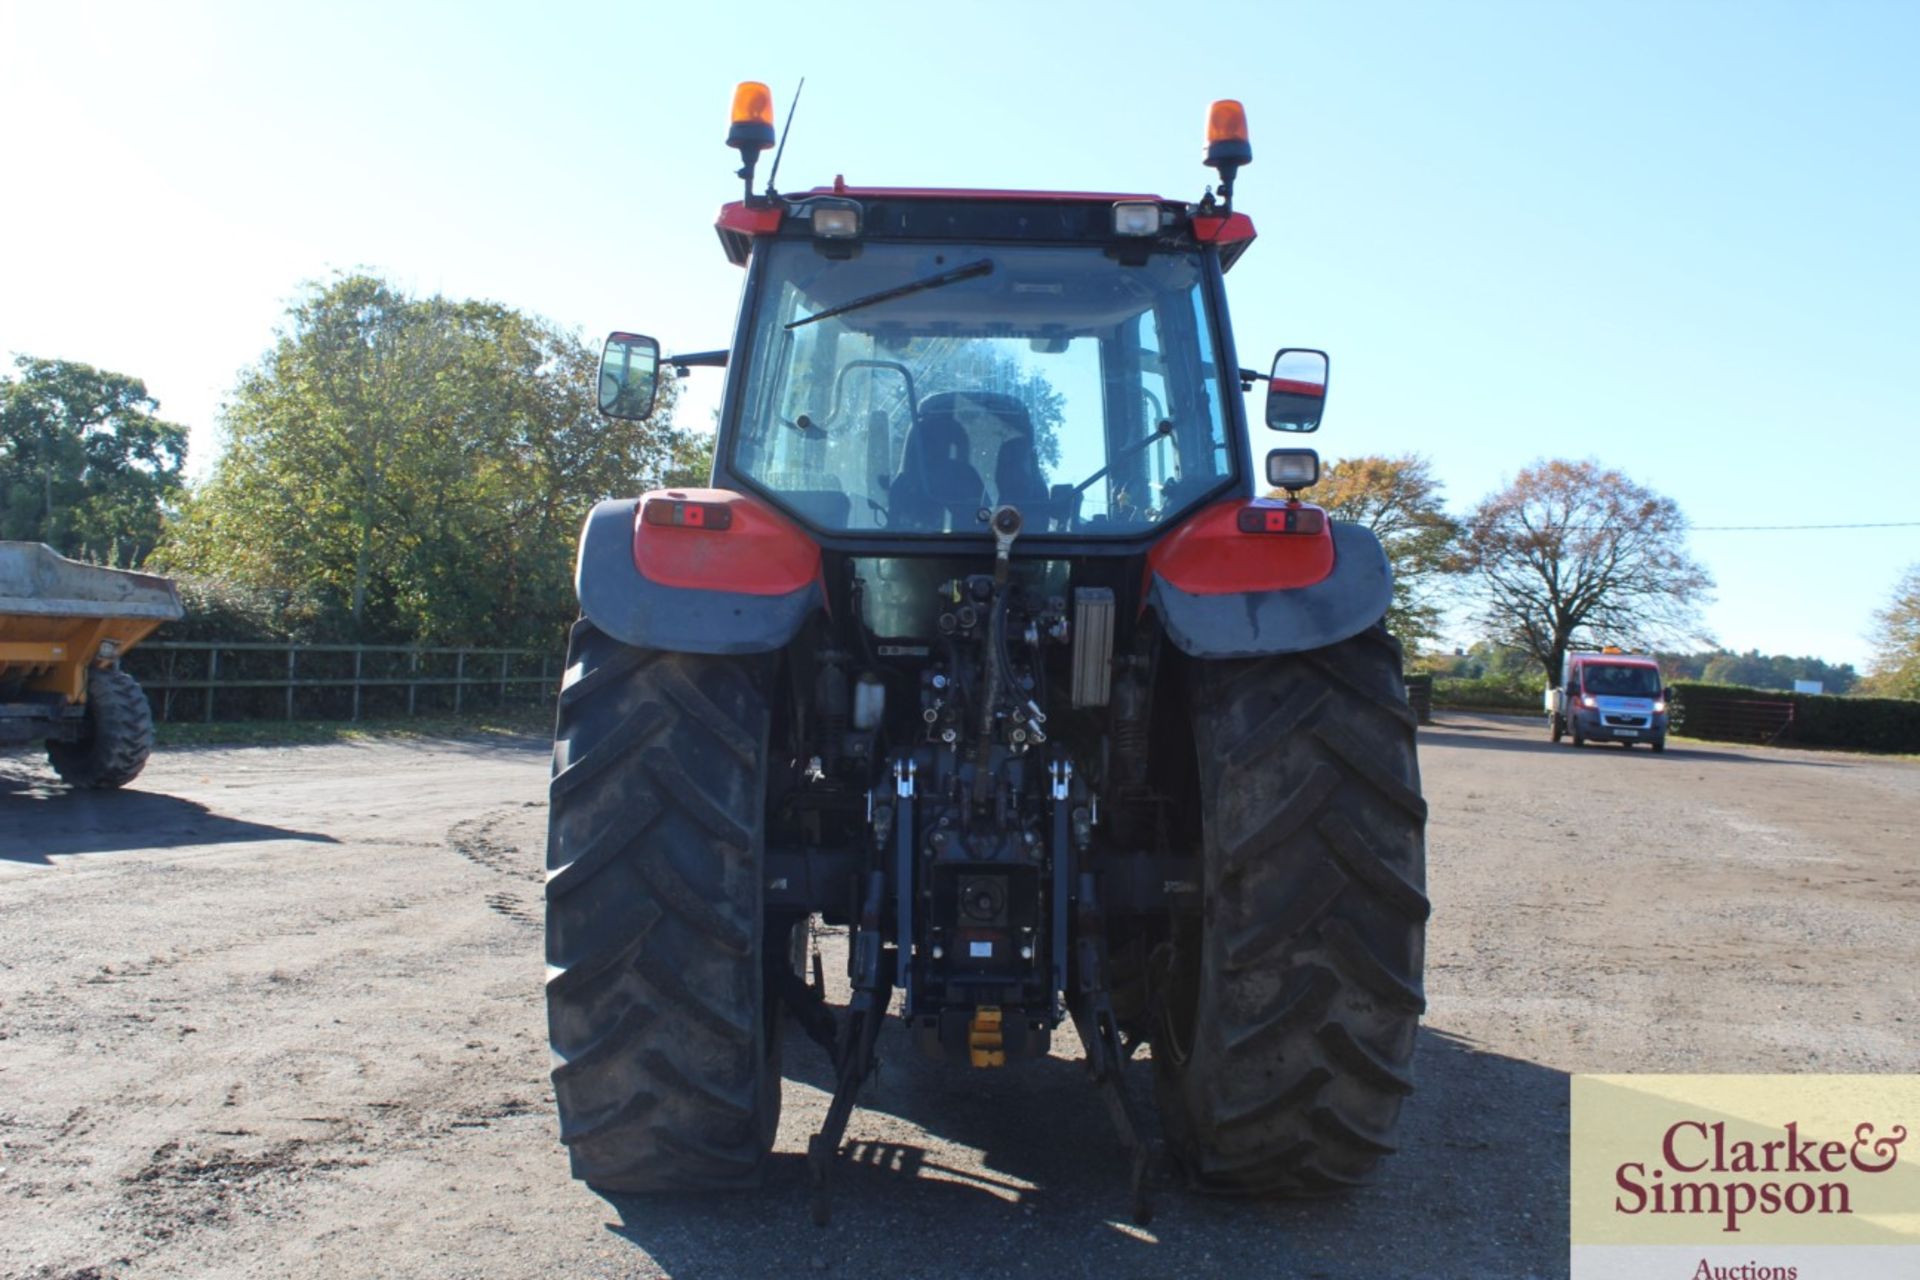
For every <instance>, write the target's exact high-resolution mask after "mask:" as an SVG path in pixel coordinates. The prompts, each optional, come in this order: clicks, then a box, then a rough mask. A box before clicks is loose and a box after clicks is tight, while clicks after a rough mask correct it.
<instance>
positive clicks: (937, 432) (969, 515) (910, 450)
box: [887, 396, 987, 533]
mask: <svg viewBox="0 0 1920 1280" xmlns="http://www.w3.org/2000/svg"><path fill="white" fill-rule="evenodd" d="M942 398H943V397H941V396H928V397H927V399H926V401H925V403H924V405H923V407H922V409H921V412H920V414H919V416H918V417H917V419H916V420H915V422H914V424H913V426H912V427H910V428H909V429H908V431H907V439H906V443H905V444H904V446H903V447H902V448H901V451H900V474H899V475H897V476H895V477H894V480H893V483H892V484H891V485H890V486H888V489H887V493H888V499H889V500H888V503H887V525H888V527H889V528H892V529H908V530H930V531H934V532H945V531H947V530H949V529H951V530H953V531H955V532H962V533H972V532H975V531H977V530H978V528H979V523H980V522H979V514H980V506H981V503H982V502H983V501H984V499H985V497H986V491H987V487H986V485H985V484H984V483H982V482H981V479H980V473H979V472H978V471H976V470H974V468H973V462H972V460H971V459H972V454H973V450H972V446H971V444H970V443H969V441H968V439H967V432H966V430H965V429H964V428H963V427H962V426H961V425H960V421H959V419H958V418H957V417H956V416H955V415H954V414H953V413H951V412H947V411H938V410H936V411H934V412H929V411H928V410H927V408H926V407H925V406H927V405H932V404H933V402H934V401H936V400H940V399H942Z"/></svg>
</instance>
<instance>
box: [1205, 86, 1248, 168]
mask: <svg viewBox="0 0 1920 1280" xmlns="http://www.w3.org/2000/svg"><path fill="white" fill-rule="evenodd" d="M1207 163H1208V164H1209V165H1210V166H1212V167H1213V168H1215V169H1220V170H1222V171H1224V170H1225V169H1226V168H1227V167H1228V166H1232V167H1234V168H1238V167H1239V166H1241V165H1243V164H1252V163H1253V146H1252V144H1251V143H1249V142H1248V141H1247V109H1246V108H1245V107H1243V106H1241V105H1240V103H1239V102H1238V101H1237V100H1236V99H1233V98H1222V99H1220V101H1218V102H1216V103H1214V104H1213V106H1212V107H1210V108H1209V109H1208V111H1207ZM1223 176H1224V172H1223ZM1227 180H1228V181H1229V182H1231V181H1232V179H1231V178H1228V179H1227Z"/></svg>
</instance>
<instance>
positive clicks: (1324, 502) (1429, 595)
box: [1303, 454, 1459, 652]
mask: <svg viewBox="0 0 1920 1280" xmlns="http://www.w3.org/2000/svg"><path fill="white" fill-rule="evenodd" d="M1303 496H1304V497H1305V498H1306V499H1307V500H1308V501H1310V502H1314V503H1317V504H1318V505H1320V506H1322V507H1325V508H1326V510H1327V514H1328V515H1330V516H1332V517H1333V518H1334V519H1335V520H1345V521H1349V522H1351V523H1353V524H1360V525H1365V526H1366V527H1367V528H1369V529H1371V530H1373V532H1374V534H1375V535H1376V536H1377V537H1378V538H1379V539H1380V545H1381V546H1383V547H1384V548H1386V552H1387V559H1388V561H1389V562H1390V563H1391V564H1392V565H1393V603H1392V605H1390V606H1389V607H1388V609H1387V630H1389V631H1391V632H1392V633H1393V634H1394V635H1395V636H1396V637H1398V638H1399V640H1400V642H1401V643H1402V644H1404V645H1406V646H1407V647H1408V648H1409V649H1410V650H1412V651H1414V652H1418V651H1419V650H1420V649H1421V648H1422V647H1423V646H1424V645H1427V644H1430V643H1432V642H1433V640H1434V639H1436V638H1437V637H1438V635H1439V630H1440V614H1441V610H1440V606H1439V605H1438V604H1436V603H1435V601H1434V598H1433V596H1434V588H1435V584H1436V582H1437V580H1438V579H1439V577H1440V575H1441V574H1442V573H1444V572H1445V571H1446V569H1447V568H1448V565H1449V563H1450V561H1449V556H1450V553H1451V550H1452V547H1453V541H1454V538H1455V537H1456V536H1457V535H1458V533H1459V528H1458V526H1457V525H1456V524H1455V523H1454V521H1453V519H1452V518H1451V517H1450V516H1448V515H1447V513H1446V509H1445V507H1444V506H1443V505H1442V502H1441V484H1440V481H1439V480H1438V479H1436V478H1435V477H1434V474H1433V465H1432V463H1431V462H1429V461H1428V460H1427V459H1426V458H1423V457H1421V456H1419V455H1418V454H1403V455H1401V456H1400V457H1397V458H1385V457H1377V456H1369V457H1360V458H1343V459H1341V460H1340V461H1338V462H1334V463H1330V464H1329V465H1327V466H1325V467H1322V468H1321V470H1320V480H1319V482H1318V483H1317V484H1315V485H1314V486H1313V488H1311V489H1309V490H1307V491H1306V492H1305V494H1304V495H1303Z"/></svg>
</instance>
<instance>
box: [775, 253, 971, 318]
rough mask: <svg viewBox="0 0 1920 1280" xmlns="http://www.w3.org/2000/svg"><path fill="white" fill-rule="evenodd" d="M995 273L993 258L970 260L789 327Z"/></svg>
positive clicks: (811, 316) (842, 305)
mask: <svg viewBox="0 0 1920 1280" xmlns="http://www.w3.org/2000/svg"><path fill="white" fill-rule="evenodd" d="M992 274H993V259H992V258H982V259H980V261H978V262H969V263H967V265H965V266H964V267H955V268H954V269H953V270H951V271H942V272H941V273H940V274H939V275H937V276H928V277H927V278H926V279H924V280H915V281H913V282H912V283H910V284H903V285H898V286H896V287H894V288H892V289H882V290H881V291H880V292H879V293H870V294H868V295H867V296H866V297H864V298H855V299H854V300H853V301H852V302H843V303H841V304H840V305H839V306H837V307H828V308H827V309H826V310H825V311H816V312H814V313H813V314H812V315H810V316H801V317H800V318H799V319H798V320H794V321H791V322H790V323H788V325H787V328H789V329H798V328H799V327H800V326H801V325H803V324H812V323H813V322H814V321H815V320H825V319H827V318H828V317H829V316H843V315H845V314H846V313H847V312H849V311H858V310H860V309H861V308H862V307H871V306H873V305H875V304H876V303H881V302H891V301H893V300H894V299H895V298H904V297H906V296H907V295H908V294H910V293H922V292H924V291H926V290H928V289H938V288H940V287H942V286H943V285H949V284H958V283H959V282H960V281H962V280H971V279H973V278H974V277H975V276H985V275H992Z"/></svg>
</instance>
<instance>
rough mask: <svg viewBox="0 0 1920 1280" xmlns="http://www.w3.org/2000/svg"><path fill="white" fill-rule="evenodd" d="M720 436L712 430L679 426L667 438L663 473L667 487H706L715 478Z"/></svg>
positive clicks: (661, 474)
mask: <svg viewBox="0 0 1920 1280" xmlns="http://www.w3.org/2000/svg"><path fill="white" fill-rule="evenodd" d="M716 439H717V437H716V436H715V434H714V433H713V432H711V431H691V430H687V429H686V428H682V427H676V428H674V430H673V434H672V435H671V436H670V437H669V438H668V441H667V464H666V468H665V470H663V471H662V472H661V473H660V486H661V487H662V488H664V489H704V488H706V487H707V485H709V484H710V483H712V481H713V446H714V442H715V440H716Z"/></svg>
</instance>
